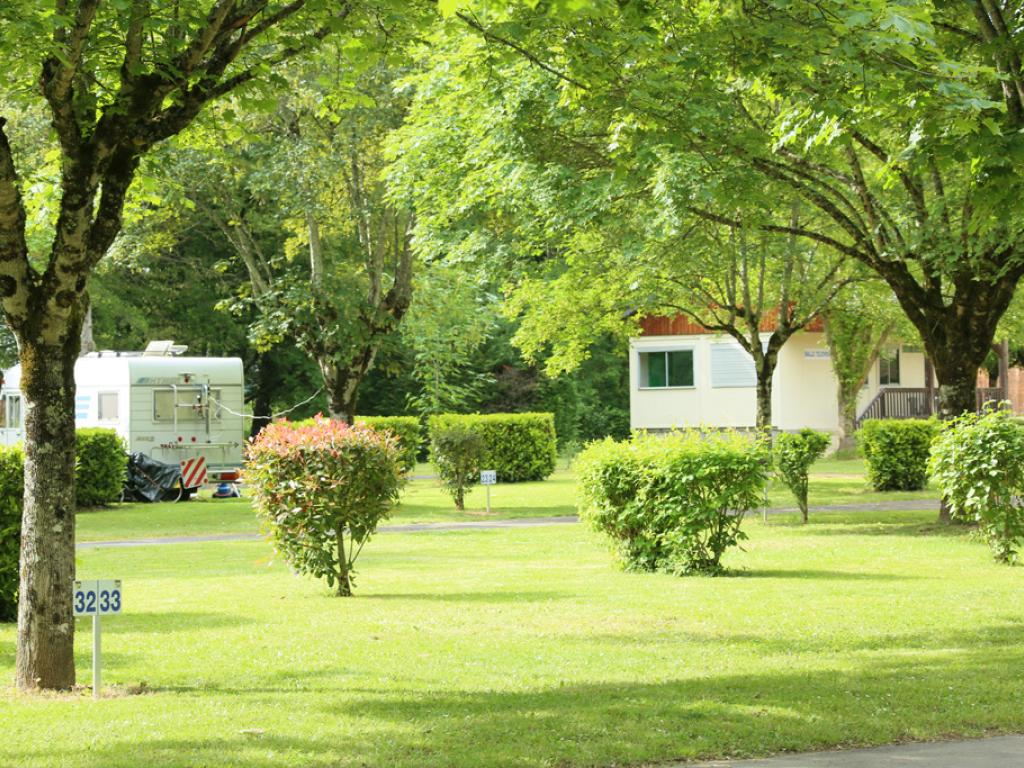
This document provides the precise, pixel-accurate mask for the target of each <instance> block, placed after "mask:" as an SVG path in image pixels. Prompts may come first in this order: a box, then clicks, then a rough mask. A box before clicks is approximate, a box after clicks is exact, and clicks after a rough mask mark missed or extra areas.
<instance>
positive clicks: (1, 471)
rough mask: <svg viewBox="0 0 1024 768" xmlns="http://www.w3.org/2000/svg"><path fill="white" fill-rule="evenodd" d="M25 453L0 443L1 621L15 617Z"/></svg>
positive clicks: (16, 613) (16, 612)
mask: <svg viewBox="0 0 1024 768" xmlns="http://www.w3.org/2000/svg"><path fill="white" fill-rule="evenodd" d="M24 475H25V457H24V455H23V454H22V452H21V448H19V447H16V446H15V447H12V448H8V447H3V446H0V621H14V620H15V619H16V618H17V617H18V557H19V550H20V546H21V504H22V498H23V492H22V489H23V488H24Z"/></svg>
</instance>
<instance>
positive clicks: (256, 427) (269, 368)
mask: <svg viewBox="0 0 1024 768" xmlns="http://www.w3.org/2000/svg"><path fill="white" fill-rule="evenodd" d="M256 371H257V373H256V378H255V381H254V382H253V384H254V389H255V395H254V396H253V399H252V412H253V417H252V425H251V427H250V429H249V437H256V435H258V434H259V433H260V432H261V431H262V430H263V428H264V427H265V426H267V424H269V423H270V412H271V410H272V409H273V400H274V386H273V384H274V382H275V381H277V378H278V376H277V373H278V370H277V360H276V357H275V354H274V352H273V351H267V352H261V353H260V356H259V362H258V364H257V369H256Z"/></svg>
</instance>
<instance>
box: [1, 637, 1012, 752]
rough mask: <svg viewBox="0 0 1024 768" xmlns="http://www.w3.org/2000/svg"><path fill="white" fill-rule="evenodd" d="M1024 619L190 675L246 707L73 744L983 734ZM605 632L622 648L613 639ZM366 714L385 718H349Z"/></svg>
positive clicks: (852, 738)
mask: <svg viewBox="0 0 1024 768" xmlns="http://www.w3.org/2000/svg"><path fill="white" fill-rule="evenodd" d="M1022 630H1024V621H1022V620H1020V619H1016V618H1015V619H1011V620H1009V621H1007V622H1003V623H999V624H993V625H988V626H984V627H979V628H977V629H974V630H971V631H962V632H937V633H932V634H919V635H910V636H906V637H899V636H893V637H879V638H876V639H875V642H874V643H873V644H872V645H871V646H870V647H867V648H865V649H860V648H845V649H844V653H843V656H841V657H838V656H837V657H829V656H825V657H822V658H819V659H817V660H816V661H815V662H814V663H813V664H810V665H802V664H801V656H800V653H801V652H802V651H803V650H804V649H802V648H795V649H786V650H788V651H789V653H787V654H786V658H787V659H788V661H786V662H785V663H780V664H779V665H778V666H776V667H774V668H773V669H771V670H768V671H763V672H756V673H754V672H743V671H734V670H733V669H731V668H727V669H724V670H723V669H718V670H714V671H712V670H704V669H691V670H684V669H682V668H679V667H678V666H673V665H672V664H671V662H670V660H669V659H666V660H665V662H663V663H664V664H665V667H664V672H665V675H664V677H662V678H661V679H656V680H650V679H648V680H644V681H643V682H631V681H630V680H628V679H620V680H597V681H587V682H575V681H573V680H572V678H571V675H572V670H571V669H567V670H566V675H567V679H566V680H565V681H564V682H562V683H561V684H554V683H551V682H547V683H546V684H544V685H531V683H530V680H529V679H528V678H526V679H520V680H510V681H509V683H508V685H507V686H506V687H503V688H501V689H500V690H494V689H489V688H459V687H454V686H451V685H446V684H445V683H444V682H443V681H439V682H438V683H437V684H436V685H435V687H432V688H423V687H419V686H418V685H417V684H416V683H415V682H414V681H413V680H412V679H410V680H409V681H408V682H395V681H389V682H387V683H385V682H384V681H382V682H381V683H380V684H373V683H369V682H368V681H369V680H371V679H372V678H363V679H362V681H361V682H359V683H357V684H355V685H352V681H351V679H349V678H348V677H347V676H346V675H345V674H343V673H341V672H340V671H337V670H330V669H318V670H314V671H310V672H308V673H306V672H298V671H290V672H289V675H288V676H287V677H281V676H280V674H281V673H277V675H278V676H277V677H276V678H275V677H274V675H273V673H271V672H270V671H269V670H268V676H267V678H266V680H265V682H270V683H272V685H270V686H261V685H260V684H259V681H255V682H256V683H257V684H256V685H255V686H253V687H248V686H246V685H245V684H244V682H240V684H239V685H238V686H237V687H234V688H233V687H231V686H227V687H220V686H217V685H214V686H211V687H206V686H204V687H202V688H198V689H185V688H182V689H179V690H180V695H182V696H194V697H205V696H218V695H220V696H223V694H224V693H229V694H231V696H232V700H233V701H234V704H235V706H236V707H237V711H238V712H240V713H244V714H240V715H239V716H238V718H237V719H231V720H228V721H227V722H226V723H224V726H226V728H225V731H224V732H223V733H222V734H218V735H216V736H208V735H204V736H201V737H197V738H195V739H188V738H181V737H178V738H165V737H161V736H160V735H159V731H155V732H154V733H153V734H152V735H147V734H145V733H142V734H139V733H135V734H132V735H131V736H128V735H123V736H117V735H115V736H113V737H112V738H111V739H110V740H107V741H104V742H100V743H96V742H90V743H88V744H83V745H82V746H80V747H76V748H75V749H74V750H65V752H64V753H62V754H61V755H60V758H61V759H62V760H64V761H66V762H68V763H73V764H74V765H76V766H78V767H79V768H101V767H102V768H134V767H135V766H138V765H145V766H147V768H179V767H181V766H191V765H203V766H207V767H208V768H228V766H238V765H245V766H250V767H251V768H271V767H273V768H276V767H277V766H281V765H302V766H307V767H308V768H321V767H325V766H355V765H366V766H395V767H396V768H412V767H413V766H416V768H421V767H422V768H440V767H441V766H446V767H447V768H499V766H511V765H516V766H541V765H555V766H564V767H566V768H568V767H569V766H592V765H619V764H648V763H652V762H659V763H660V762H667V761H671V760H687V759H702V758H718V757H749V756H754V755H755V754H769V753H775V752H787V751H793V750H808V749H825V748H830V747H836V746H841V747H854V746H868V745H875V744H882V743H889V742H896V741H905V740H914V739H925V738H935V737H937V736H945V737H955V736H978V735H983V734H986V733H992V732H1008V731H1014V730H1019V729H1021V728H1024V707H1022V706H1021V704H1022V701H1024V694H1022V692H1021V685H1020V683H1021V672H1020V670H1021V668H1022V667H1024V645H1022V644H1021V643H1020V637H1021V632H1022ZM740 639H744V640H745V641H749V642H751V643H757V641H758V637H757V636H756V635H749V636H746V637H745V638H740ZM602 641H603V642H604V643H605V644H606V646H607V652H608V653H609V654H612V653H614V652H615V651H614V647H615V645H616V641H615V639H614V638H611V637H609V638H603V640H602ZM625 642H628V640H627V641H624V642H622V643H619V646H620V648H622V649H623V650H625ZM570 650H571V648H570ZM740 650H742V649H738V652H739V651H740ZM862 650H863V652H858V651H862ZM779 652H780V653H785V651H784V650H780V651H779ZM454 663H458V660H454ZM741 664H742V662H740V661H738V663H737V667H741ZM609 673H610V674H614V672H613V670H612V669H611V668H610V669H609ZM331 678H335V680H333V681H332V680H331ZM273 683H276V685H274V684H273ZM296 683H300V684H303V685H306V687H305V688H304V689H296ZM308 684H312V685H313V686H314V687H313V688H312V690H315V691H316V694H317V695H316V697H315V699H313V700H312V701H311V700H310V699H309V691H310V690H311V688H310V687H309V686H308ZM165 690H174V689H165ZM156 693H157V695H158V696H159V695H160V691H157V692H156ZM268 694H272V695H268ZM256 704H259V705H260V706H261V707H263V709H262V710H261V709H260V708H259V707H255V706H254V705H256ZM268 707H273V708H275V709H278V710H282V711H290V710H292V709H294V711H296V712H302V717H304V718H306V719H309V718H314V719H316V720H317V721H318V722H319V723H320V726H319V727H318V728H317V730H316V731H315V733H313V734H312V735H311V734H310V733H309V732H308V731H303V729H302V728H301V727H300V725H299V724H297V723H291V722H289V721H288V720H287V719H285V720H281V719H275V720H273V721H272V723H273V724H272V725H264V723H263V722H261V717H266V716H267V715H266V714H263V715H261V714H260V713H261V711H262V712H264V713H265V712H266V709H267V708H268ZM360 722H368V723H371V724H372V727H359V728H355V729H352V728H351V723H360ZM263 728H266V729H267V730H266V731H265V732H264V730H263ZM339 733H344V734H345V736H344V738H339V737H338V734H339ZM54 757H55V755H54V753H53V751H52V749H48V748H47V745H46V743H45V742H41V741H21V742H11V741H7V742H6V743H4V744H3V745H0V763H2V762H4V761H5V760H7V761H9V764H11V765H23V764H27V763H31V764H33V765H48V764H52V763H53V759H54Z"/></svg>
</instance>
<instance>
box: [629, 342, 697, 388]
mask: <svg viewBox="0 0 1024 768" xmlns="http://www.w3.org/2000/svg"><path fill="white" fill-rule="evenodd" d="M692 386H693V350H692V349H673V350H668V351H664V352H641V353H640V387H641V388H642V389H663V388H667V387H692Z"/></svg>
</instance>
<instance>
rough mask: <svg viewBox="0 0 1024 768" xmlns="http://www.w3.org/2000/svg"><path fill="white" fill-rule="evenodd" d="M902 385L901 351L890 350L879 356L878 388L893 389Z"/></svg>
mask: <svg viewBox="0 0 1024 768" xmlns="http://www.w3.org/2000/svg"><path fill="white" fill-rule="evenodd" d="M899 383H900V351H899V350H898V349H890V350H886V351H885V352H882V353H881V354H880V355H879V356H878V386H880V387H893V386H899Z"/></svg>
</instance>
